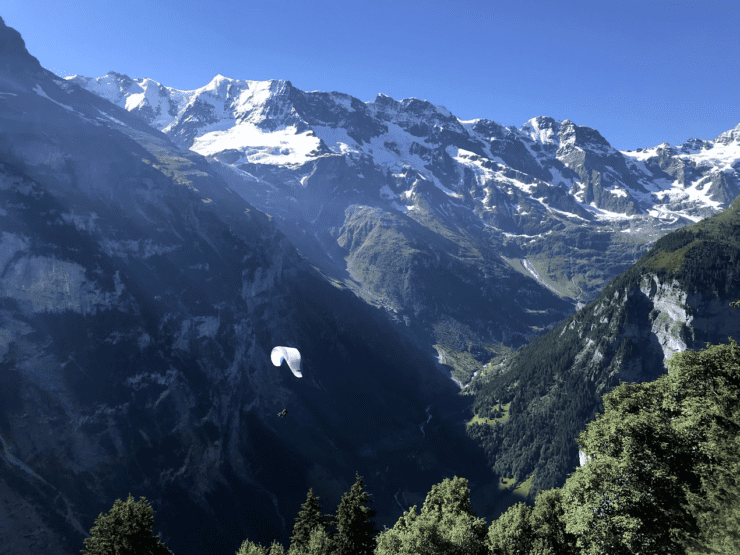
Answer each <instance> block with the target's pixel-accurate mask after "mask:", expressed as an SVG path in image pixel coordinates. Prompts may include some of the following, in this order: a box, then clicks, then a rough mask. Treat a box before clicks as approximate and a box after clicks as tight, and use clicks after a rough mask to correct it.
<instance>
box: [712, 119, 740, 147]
mask: <svg viewBox="0 0 740 555" xmlns="http://www.w3.org/2000/svg"><path fill="white" fill-rule="evenodd" d="M713 142H714V143H719V144H723V145H729V144H730V143H736V144H740V123H738V124H737V125H736V126H735V127H734V129H730V130H729V131H725V132H724V133H722V134H720V135H719V136H718V137H717V138H716V139H715V140H714V141H713Z"/></svg>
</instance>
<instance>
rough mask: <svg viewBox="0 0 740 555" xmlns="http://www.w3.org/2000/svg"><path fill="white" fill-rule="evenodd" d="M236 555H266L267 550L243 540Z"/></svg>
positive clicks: (250, 541)
mask: <svg viewBox="0 0 740 555" xmlns="http://www.w3.org/2000/svg"><path fill="white" fill-rule="evenodd" d="M236 555H267V549H265V548H264V547H263V546H262V545H260V544H258V543H254V542H253V541H252V540H244V541H243V542H242V544H241V546H240V547H239V551H237V552H236Z"/></svg>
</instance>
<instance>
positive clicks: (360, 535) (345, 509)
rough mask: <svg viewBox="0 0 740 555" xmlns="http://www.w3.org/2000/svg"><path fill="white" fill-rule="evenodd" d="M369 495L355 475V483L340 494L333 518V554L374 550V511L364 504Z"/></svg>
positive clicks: (369, 554)
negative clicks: (334, 532)
mask: <svg viewBox="0 0 740 555" xmlns="http://www.w3.org/2000/svg"><path fill="white" fill-rule="evenodd" d="M370 502H371V501H370V496H369V495H368V493H367V492H366V491H364V486H363V483H362V477H361V476H357V475H356V476H355V483H354V484H353V485H352V488H351V489H350V491H349V492H348V493H345V494H344V495H343V496H342V500H341V501H340V502H339V506H338V507H337V514H336V517H335V519H334V523H335V525H336V528H337V530H336V534H335V536H334V554H335V555H372V554H373V552H374V550H375V534H376V532H377V531H376V528H375V524H374V523H373V522H372V521H371V519H372V518H373V516H375V511H373V510H372V509H370V508H369V507H366V506H365V503H370Z"/></svg>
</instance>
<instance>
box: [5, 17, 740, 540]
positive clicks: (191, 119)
mask: <svg viewBox="0 0 740 555" xmlns="http://www.w3.org/2000/svg"><path fill="white" fill-rule="evenodd" d="M0 129H2V133H0V198H1V199H2V200H1V201H0V226H1V227H0V232H1V235H0V239H1V242H0V257H1V259H0V262H1V264H0V267H1V268H2V273H0V319H1V324H0V333H1V335H0V442H1V443H2V450H0V478H2V479H1V480H0V488H2V490H0V530H2V533H0V538H2V540H0V552H3V553H4V552H8V553H25V552H38V551H39V550H44V551H48V552H53V553H72V552H78V551H79V549H80V548H81V546H82V538H83V537H84V536H85V535H86V533H87V530H89V529H90V527H91V525H92V523H93V520H94V518H95V516H96V515H97V514H98V513H100V512H102V511H105V510H107V509H108V508H109V507H110V505H111V503H112V500H113V499H115V498H120V497H125V495H126V494H127V493H128V492H131V493H132V494H133V495H134V496H138V495H146V496H147V498H149V499H150V500H151V501H152V502H153V503H154V504H155V505H156V507H157V514H158V523H160V525H159V529H158V531H159V532H161V533H162V535H163V539H164V540H165V541H166V543H167V544H168V545H169V546H170V547H171V548H172V549H173V550H174V551H175V552H179V553H196V552H204V551H208V550H212V548H213V545H216V544H218V545H219V546H220V548H223V549H225V550H227V551H228V550H230V549H232V548H233V549H234V550H236V549H237V548H238V546H239V543H240V542H241V540H243V539H244V538H245V537H249V538H251V539H253V540H256V541H261V542H263V543H268V542H270V541H271V540H272V539H282V540H285V538H286V537H287V535H288V534H289V533H290V518H292V517H293V516H294V515H295V514H296V513H297V510H298V508H299V506H300V503H301V501H302V500H303V499H305V494H306V490H307V488H308V487H312V488H313V489H314V491H315V492H317V493H318V494H319V495H320V496H321V498H322V500H323V501H324V502H325V503H326V505H327V506H326V508H327V509H331V508H333V507H334V506H336V504H337V501H338V500H339V497H340V496H341V494H342V493H343V492H344V491H347V490H348V489H349V486H350V485H351V482H352V479H353V478H354V473H355V472H360V473H362V474H363V475H364V476H365V483H366V485H367V487H368V490H369V491H371V492H374V493H375V496H374V501H375V503H376V504H375V509H376V510H377V511H378V515H379V519H378V520H379V524H380V525H382V524H388V525H391V524H392V523H393V522H394V521H395V519H396V518H397V517H398V515H400V514H401V512H402V511H404V510H406V509H407V508H408V507H409V506H411V505H413V504H417V505H418V504H420V503H421V502H422V501H423V499H424V495H425V494H426V492H428V491H429V489H430V487H431V485H432V484H435V483H438V482H440V481H441V478H442V477H449V476H452V475H462V476H465V477H466V478H468V480H469V481H470V485H471V489H472V503H473V506H474V508H475V510H476V512H477V513H478V515H479V516H485V517H487V518H488V519H489V520H491V519H492V518H495V517H496V516H497V515H498V514H500V513H501V512H503V511H504V510H505V509H506V508H507V507H508V506H510V505H512V504H513V503H514V502H515V501H518V500H522V499H531V497H532V496H533V495H534V494H535V493H536V492H537V491H541V490H543V489H546V488H547V487H553V486H556V485H560V484H562V482H563V480H564V476H565V475H567V473H568V472H572V470H573V469H574V467H575V466H576V465H577V464H578V452H577V447H576V444H575V441H574V438H575V436H576V435H577V433H578V432H579V431H580V430H582V429H583V427H584V425H585V423H586V422H587V421H588V420H589V419H591V418H593V415H594V414H595V413H596V412H598V411H599V410H600V405H599V402H600V395H601V394H603V393H605V392H607V391H609V389H610V388H611V387H613V386H614V385H615V384H616V383H618V382H619V381H625V380H627V381H644V380H648V379H653V378H654V377H655V376H656V375H658V374H660V373H661V372H663V371H664V370H663V369H662V367H661V366H660V365H661V362H662V361H663V360H664V359H665V357H667V356H669V355H670V354H671V353H672V352H675V351H678V350H683V349H689V348H696V347H697V346H700V345H701V344H702V343H705V342H707V341H717V339H718V338H719V340H722V339H724V338H725V337H726V336H727V335H734V336H735V337H736V338H737V332H738V330H737V327H736V326H735V324H733V322H734V320H732V318H731V315H730V314H728V313H727V311H726V309H725V308H724V306H725V304H726V302H725V301H726V300H728V299H730V300H735V298H734V296H733V295H734V292H735V291H737V288H736V285H738V284H736V276H737V275H738V274H737V271H736V268H737V267H738V264H737V250H736V243H737V241H738V239H737V237H736V233H737V229H740V227H738V224H736V219H737V218H736V215H737V202H736V203H735V204H734V205H731V201H732V199H734V198H735V196H736V195H737V192H738V191H737V187H738V169H740V166H739V162H738V160H739V159H740V154H739V153H740V126H739V127H736V128H735V129H734V130H732V131H728V132H727V133H723V134H722V135H720V137H718V138H717V139H715V140H713V141H699V140H693V141H689V142H687V143H686V144H685V145H682V146H681V147H672V146H670V145H665V144H664V145H660V146H659V147H655V148H650V149H644V150H639V151H634V152H619V151H616V150H615V149H613V148H612V147H611V146H609V144H608V143H607V142H606V140H605V139H603V137H601V135H600V134H599V133H598V132H597V131H595V130H593V129H590V128H587V127H582V126H577V125H575V124H574V123H572V122H570V121H567V120H566V121H562V122H557V121H554V120H552V119H549V118H534V119H533V120H530V121H529V122H527V123H526V124H525V125H524V126H522V127H521V128H519V129H516V128H512V127H503V126H501V125H499V124H496V123H495V122H492V121H489V120H474V121H460V120H458V119H457V118H455V117H454V116H453V115H452V114H450V113H449V112H448V111H447V110H445V109H444V108H442V107H439V106H435V105H433V104H431V103H429V102H427V101H423V100H418V99H406V100H403V101H395V100H393V99H391V98H389V97H386V96H382V95H381V96H379V97H378V98H376V99H375V100H373V101H372V102H361V101H359V100H357V99H354V98H352V97H350V96H348V95H344V94H341V93H319V92H303V91H299V90H297V89H295V88H294V87H292V85H291V84H290V83H289V82H287V81H269V82H255V81H236V80H231V79H226V78H223V77H217V78H216V79H214V80H213V81H212V82H211V83H210V84H209V85H207V86H206V87H204V88H203V89H198V90H196V91H177V90H174V89H170V88H167V87H165V86H163V85H160V84H158V83H155V82H154V81H151V80H148V79H137V80H134V79H130V78H128V77H126V76H123V75H120V74H114V73H109V74H108V75H107V76H105V77H102V78H98V79H89V78H83V77H75V78H72V79H67V80H64V79H61V78H58V77H57V76H56V75H54V74H52V73H51V72H49V71H47V70H45V69H43V68H42V67H41V65H40V64H39V62H38V61H37V60H36V59H35V58H33V57H32V56H31V55H30V54H29V53H28V52H27V51H26V49H25V45H24V43H23V40H22V39H21V37H20V34H19V33H18V32H17V31H15V30H13V29H10V28H8V27H7V26H5V24H4V23H2V20H0ZM717 222H720V223H721V225H718V224H717ZM689 224H691V226H692V227H690V228H685V226H686V225H689ZM684 228H685V229H684ZM679 229H681V230H682V231H678V232H677V233H671V232H672V231H675V230H679ZM635 263H636V264H635ZM727 310H729V308H728V309H727ZM733 326H735V327H733ZM276 345H287V346H292V347H295V348H298V349H299V350H300V352H301V354H302V357H303V377H302V378H300V379H299V378H296V377H295V376H294V375H293V374H292V373H291V372H290V371H289V370H287V368H285V367H282V368H275V367H274V366H273V365H272V364H271V362H270V356H269V355H270V352H271V349H272V348H273V347H274V346H276ZM566 370H567V371H566ZM445 372H446V373H447V374H451V375H452V377H453V378H454V379H455V380H456V381H457V384H454V383H453V382H452V381H451V380H449V379H448V375H447V374H446V373H445ZM460 387H463V388H464V392H465V393H468V394H471V395H470V396H463V395H459V391H460ZM471 403H472V408H473V410H474V413H475V416H474V417H473V419H472V420H470V416H471V414H470V408H471ZM281 409H286V410H287V416H285V417H284V418H280V417H278V413H280V412H281ZM563 415H566V416H567V418H563ZM466 422H467V423H468V426H467V427H465V426H463V423H466ZM466 431H467V433H465V432H466ZM471 437H472V438H473V439H472V440H471ZM473 440H475V441H473ZM476 441H477V442H478V443H479V444H480V446H482V449H481V447H480V446H477V445H476V444H475V442H476ZM550 461H551V462H552V464H549V467H548V466H547V465H546V463H548V462H550Z"/></svg>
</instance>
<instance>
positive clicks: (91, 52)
mask: <svg viewBox="0 0 740 555" xmlns="http://www.w3.org/2000/svg"><path fill="white" fill-rule="evenodd" d="M152 6H154V7H152ZM0 16H2V17H3V18H4V19H5V22H6V24H7V25H9V26H11V27H14V28H15V29H17V30H18V31H19V32H20V33H21V35H22V36H23V38H24V39H25V41H26V46H27V48H28V50H29V51H30V52H31V54H33V55H34V56H36V57H37V58H38V59H39V61H40V62H41V65H43V66H44V67H46V68H47V69H50V70H52V71H54V72H55V73H57V74H58V75H60V76H68V75H74V74H79V75H85V76H87V77H99V76H101V75H104V74H106V73H108V71H110V70H114V71H117V72H120V73H125V74H127V75H129V76H131V77H134V78H136V77H150V78H152V79H154V80H156V81H159V82H161V83H163V84H164V85H167V86H170V87H175V88H179V89H186V90H187V89H195V88H198V87H202V86H203V85H205V84H206V83H208V82H209V81H210V80H211V79H212V78H213V77H214V76H215V75H216V74H219V73H220V74H222V75H225V76H227V77H232V78H235V79H255V80H263V79H286V80H289V81H291V82H292V83H293V85H294V86H295V87H297V88H299V89H303V90H308V91H312V90H320V91H334V90H336V91H341V92H345V93H348V94H351V95H353V96H355V97H357V98H359V99H360V100H363V101H368V100H372V99H373V98H375V96H376V95H377V94H378V93H379V92H382V93H384V94H387V95H390V96H392V97H393V98H395V99H396V100H401V99H403V98H407V97H416V98H425V99H427V100H429V101H431V102H433V103H435V104H441V105H443V106H445V107H446V108H447V109H448V110H450V111H451V112H452V113H453V114H455V115H456V116H457V117H459V118H461V119H474V118H489V119H492V120H494V121H497V122H499V123H501V124H503V125H516V126H517V127H519V126H520V125H521V124H523V123H524V122H525V121H526V120H528V119H529V118H531V117H534V116H540V115H545V116H550V117H553V118H555V119H559V120H562V119H570V120H572V121H574V122H575V123H577V124H579V125H588V126H590V127H595V128H596V129H598V130H599V131H600V132H601V134H602V135H603V136H604V137H605V138H606V139H607V140H608V141H609V142H611V144H612V145H613V146H614V147H616V148H618V149H620V150H625V149H633V148H637V147H649V146H654V145H657V144H659V143H661V142H663V141H667V142H670V143H673V144H681V143H683V142H684V141H685V140H687V139H689V138H691V137H698V138H701V139H713V138H714V137H716V136H717V135H718V134H719V133H721V132H723V131H726V130H728V129H731V128H733V127H735V125H737V124H738V123H740V71H739V70H740V31H738V30H739V29H740V2H738V1H737V0H734V1H733V0H725V1H706V2H648V1H642V2H641V1H635V0H633V1H627V2H611V1H609V0H588V1H568V0H562V1H559V0H481V1H478V0H469V1H466V0H450V1H435V0H426V1H421V0H391V1H389V0H367V1H366V0H344V1H336V0H301V1H298V0H262V1H260V2H254V1H250V0H225V1H219V0H210V1H202V2H199V1H192V0H177V1H173V0H115V1H112V0H105V1H85V0H75V1H60V0H57V1H54V0H30V1H18V0H4V1H3V2H2V4H0Z"/></svg>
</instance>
